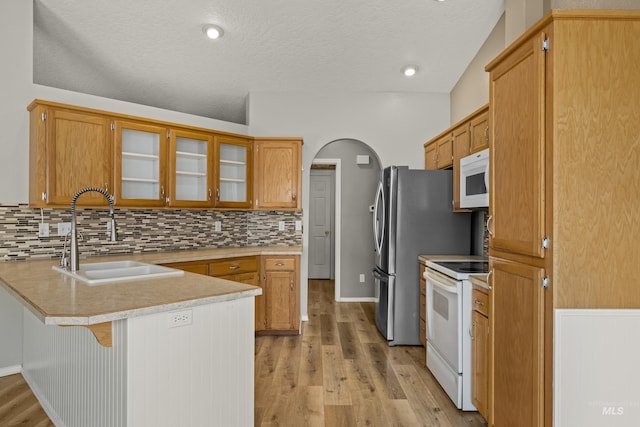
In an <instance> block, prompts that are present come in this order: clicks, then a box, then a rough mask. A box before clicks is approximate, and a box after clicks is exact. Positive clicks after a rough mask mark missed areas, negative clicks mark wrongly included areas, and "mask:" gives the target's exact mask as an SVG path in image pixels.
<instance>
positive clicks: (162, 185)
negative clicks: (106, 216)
mask: <svg viewBox="0 0 640 427" xmlns="http://www.w3.org/2000/svg"><path fill="white" fill-rule="evenodd" d="M113 128H114V151H115V155H114V159H115V161H114V166H115V174H114V175H115V176H114V177H115V185H114V197H115V203H116V205H118V206H145V207H146V206H154V207H155V206H164V205H165V203H166V200H165V199H166V188H167V184H166V178H167V152H168V150H167V146H168V141H167V132H168V131H167V128H165V127H164V126H158V125H154V124H149V123H142V122H134V121H126V120H115V121H114V122H113Z"/></svg>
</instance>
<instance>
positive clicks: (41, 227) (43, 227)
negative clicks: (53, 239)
mask: <svg viewBox="0 0 640 427" xmlns="http://www.w3.org/2000/svg"><path fill="white" fill-rule="evenodd" d="M38 237H49V224H47V223H46V222H40V223H38Z"/></svg>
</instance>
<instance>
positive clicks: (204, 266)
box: [162, 261, 209, 276]
mask: <svg viewBox="0 0 640 427" xmlns="http://www.w3.org/2000/svg"><path fill="white" fill-rule="evenodd" d="M162 265H164V266H165V267H170V268H177V269H178V270H183V271H188V272H189V273H196V274H203V275H205V276H208V275H209V263H208V262H207V261H182V262H170V263H167V264H162Z"/></svg>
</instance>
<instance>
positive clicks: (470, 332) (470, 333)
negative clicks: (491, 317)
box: [469, 322, 476, 341]
mask: <svg viewBox="0 0 640 427" xmlns="http://www.w3.org/2000/svg"><path fill="white" fill-rule="evenodd" d="M474 326H476V322H472V323H471V326H469V336H470V337H471V341H473V339H474V337H473V327H474Z"/></svg>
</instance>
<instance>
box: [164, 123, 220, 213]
mask: <svg viewBox="0 0 640 427" xmlns="http://www.w3.org/2000/svg"><path fill="white" fill-rule="evenodd" d="M167 204H168V205H169V206H172V207H192V208H198V207H200V208H206V207H212V206H213V136H212V135H211V134H210V133H205V132H198V131H193V130H182V129H170V130H169V196H168V199H167Z"/></svg>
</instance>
